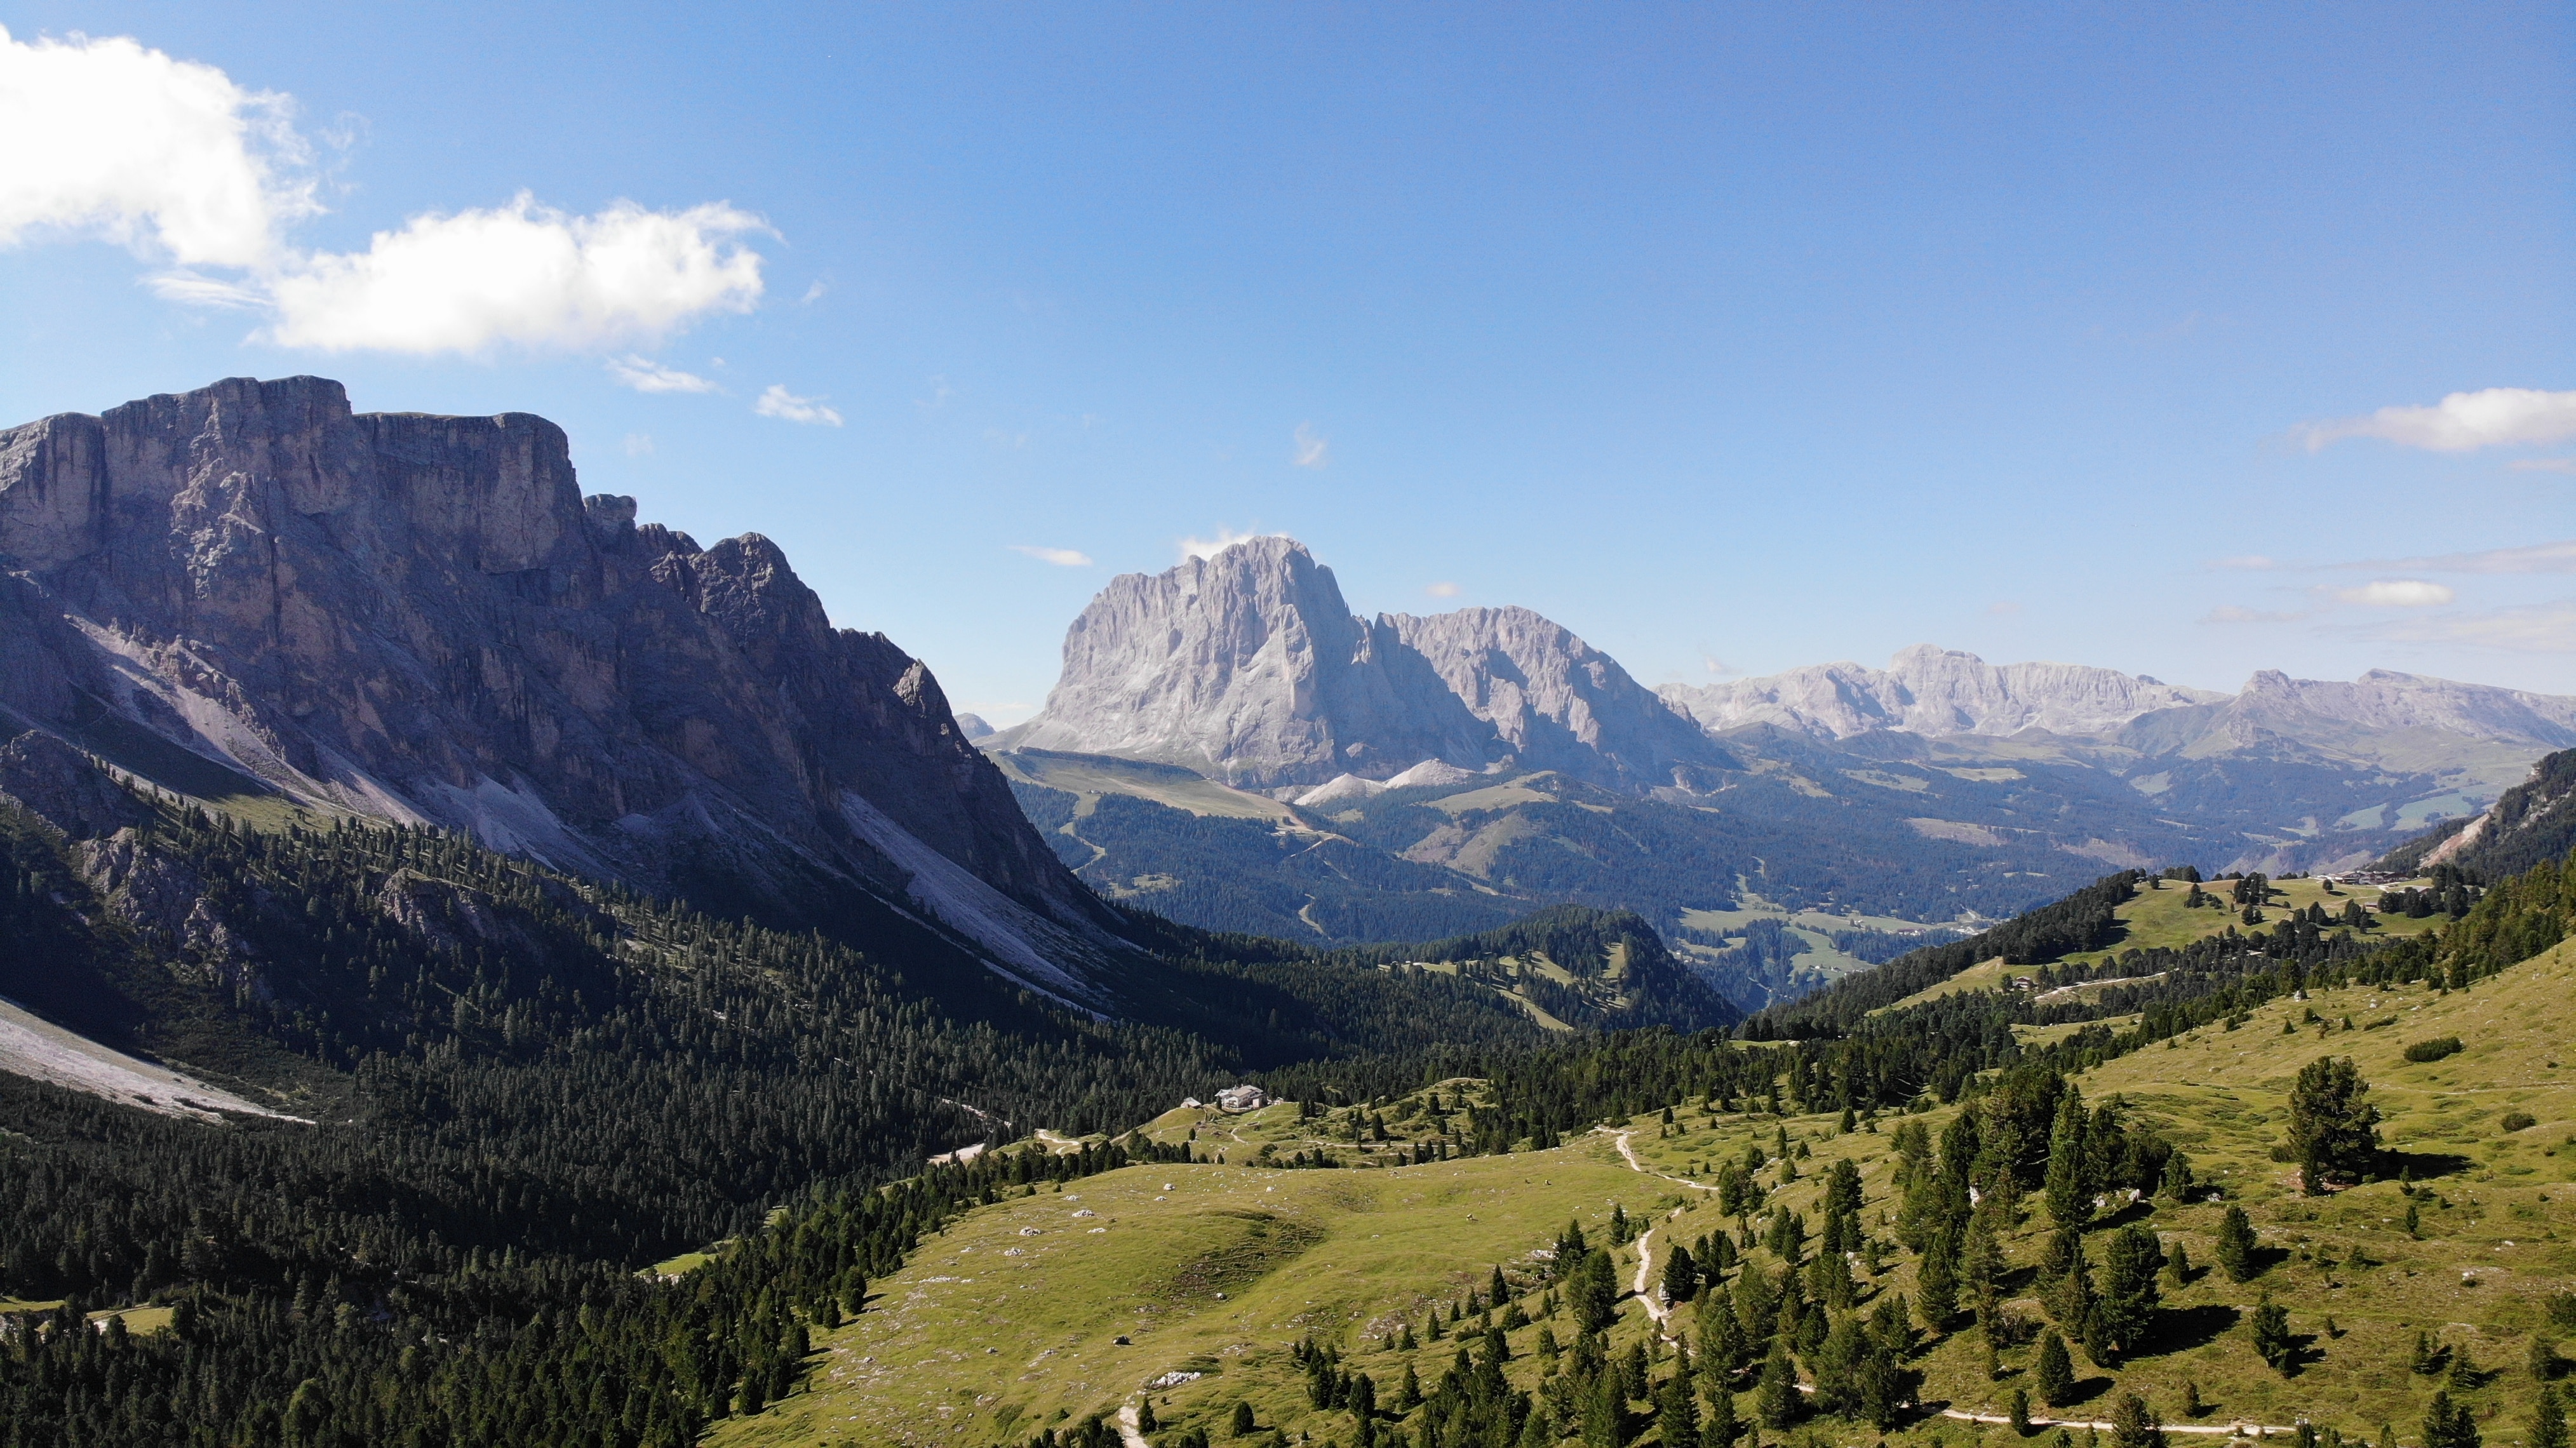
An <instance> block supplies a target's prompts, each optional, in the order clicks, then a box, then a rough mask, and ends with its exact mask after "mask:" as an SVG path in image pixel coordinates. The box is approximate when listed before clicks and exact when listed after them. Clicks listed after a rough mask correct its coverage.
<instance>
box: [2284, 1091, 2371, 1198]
mask: <svg viewBox="0 0 2576 1448" xmlns="http://www.w3.org/2000/svg"><path fill="white" fill-rule="evenodd" d="M2369 1095H2370V1084H2369V1083H2368V1082H2366V1081H2364V1080H2362V1079H2361V1072H2360V1071H2359V1070H2357V1069H2356V1068H2355V1067H2354V1066H2353V1063H2352V1060H2351V1058H2350V1057H2319V1058H2318V1059H2316V1060H2314V1061H2311V1062H2309V1063H2308V1064H2307V1065H2306V1066H2304V1067H2301V1068H2300V1070H2299V1076H2298V1079H2297V1080H2296V1081H2295V1082H2293V1083H2292V1084H2291V1087H2290V1156H2291V1159H2292V1160H2294V1161H2296V1162H2298V1163H2299V1173H2300V1181H2301V1184H2302V1185H2303V1186H2304V1187H2305V1189H2306V1190H2307V1192H2308V1194H2309V1195H2311V1196H2314V1195H2317V1194H2319V1193H2321V1192H2323V1191H2324V1190H2325V1189H2326V1183H2327V1182H2328V1181H2329V1180H2330V1179H2331V1180H2343V1181H2356V1180H2359V1179H2361V1178H2362V1177H2364V1176H2366V1175H2367V1174H2368V1173H2369V1171H2370V1169H2371V1167H2372V1166H2373V1165H2375V1164H2376V1163H2377V1162H2378V1160H2379V1108H2377V1107H2375V1106H2373V1105H2371V1104H2370V1102H2369V1101H2368V1100H2367V1098H2368V1096H2369Z"/></svg>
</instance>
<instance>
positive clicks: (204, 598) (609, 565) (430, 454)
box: [0, 377, 1120, 1001]
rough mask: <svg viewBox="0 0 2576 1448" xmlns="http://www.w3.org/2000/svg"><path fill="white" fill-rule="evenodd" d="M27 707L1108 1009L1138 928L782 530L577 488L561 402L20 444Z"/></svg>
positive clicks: (21, 701) (151, 419)
mask: <svg viewBox="0 0 2576 1448" xmlns="http://www.w3.org/2000/svg"><path fill="white" fill-rule="evenodd" d="M0 570H5V576H0V711H5V716H6V717H5V718H0V723H14V724H15V725H16V726H18V727H19V728H34V729H37V730H40V731H43V732H45V733H48V734H52V735H56V736H59V737H61V738H63V739H67V740H70V741H72V742H74V743H77V744H79V745H81V746H83V747H85V748H87V749H89V750H91V751H93V752H95V753H97V754H99V755H101V756H103V757H105V758H106V759H108V760H110V761H111V762H113V763H114V764H116V765H118V766H119V767H121V768H123V769H125V770H128V771H130V772H132V773H133V774H135V775H138V776H140V777H142V778H144V779H147V780H150V781H153V782H154V783H157V784H159V785H161V786H163V787H165V788H168V789H172V790H175V791H178V792H181V793H184V794H188V795H191V796H194V797H197V798H201V799H205V800H209V801H216V802H221V803H224V804H225V805H226V806H227V807H232V808H241V809H251V808H256V807H257V806H258V805H259V803H260V802H261V801H263V800H285V801H293V802H295V803H297V804H300V805H303V806H306V807H309V808H312V809H317V810H323V811H332V812H344V813H349V814H356V815H365V816H372V817H376V818H381V819H389V820H400V821H412V822H423V823H432V824H437V825H442V826H447V827H450V828H454V829H458V830H462V831H467V832H470V833H472V834H473V835H474V836H476V837H477V838H479V839H480V840H482V841H483V842H485V843H486V844H489V845H491V846H494V847H496V848H501V849H505V850H509V851H512V852H515V853H518V854H522V855H526V856H529V857H532V858H535V859H538V860H540V861H543V862H545V863H548V864H551V865H553V866H556V867H558V868H562V869H566V870H570V871H574V872H578V873H582V874H587V875H591V876H594V877H604V878H614V879H619V880H624V881H628V882H631V883H634V884H636V885H639V886H642V887H644V888H647V889H652V890H657V891H668V892H671V893H677V894H684V895H687V896H688V897H689V898H691V899H692V900H694V901H696V902H698V903H699V904H700V905H701V906H702V907H704V908H706V909H707V910H709V911H710V913H728V912H733V911H748V912H751V913H756V914H760V915H762V916H764V917H765V918H768V919H771V920H773V921H778V922H784V923H789V924H797V925H801V924H806V923H813V922H816V921H818V920H824V919H828V918H833V917H834V916H835V912H837V911H840V910H841V909H842V907H843V906H844V905H846V903H847V901H848V899H849V898H850V897H851V892H853V891H856V892H858V893H860V894H863V895H866V896H868V897H871V898H873V899H875V900H877V901H879V902H881V903H882V904H883V905H885V906H887V907H889V908H890V909H891V910H892V911H893V912H894V913H895V914H896V915H899V916H903V917H907V918H908V919H910V920H911V921H913V922H914V923H915V924H917V925H920V926H924V927H927V928H929V929H931V930H932V931H934V932H935V933H937V934H938V935H940V936H941V937H943V938H945V939H946V940H948V941H950V942H952V943H954V944H957V945H959V946H961V947H962V948H964V949H965V950H967V951H969V952H971V953H972V954H973V955H974V956H977V957H980V958H981V959H983V960H984V961H985V962H986V963H988V964H989V965H991V966H993V967H994V968H996V969H999V970H1001V971H1003V972H1004V973H1006V974H1008V975H1010V976H1012V977H1013V978H1015V979H1018V980H1020V981H1021V982H1022V983H1024V984H1026V985H1028V986H1031V987H1033V988H1036V989H1039V990H1041V991H1045V992H1047V993H1050V994H1054V995H1057V996H1060V997H1063V998H1066V999H1071V1000H1078V1001H1090V1000H1093V999H1096V998H1098V988H1097V984H1096V981H1095V980H1093V979H1092V978H1091V974H1090V972H1089V969H1088V967H1089V965H1091V964H1096V963H1098V962H1100V961H1103V960H1106V959H1108V958H1109V957H1111V956H1113V955H1115V954H1116V952H1117V951H1118V949H1119V948H1120V947H1119V943H1118V941H1117V940H1116V938H1115V937H1114V935H1113V934H1112V933H1111V929H1110V927H1111V925H1112V923H1113V917H1111V916H1110V915H1109V914H1108V913H1107V912H1106V911H1105V910H1104V909H1103V907H1101V906H1100V904H1099V903H1098V901H1097V900H1096V899H1095V898H1094V897H1093V896H1092V895H1091V894H1090V892H1089V891H1088V890H1086V889H1085V888H1084V887H1083V886H1082V885H1081V884H1080V883H1079V882H1077V881H1075V880H1074V879H1073V878H1072V877H1071V876H1070V874H1068V873H1067V871H1066V870H1065V869H1064V867H1063V866H1062V864H1061V863H1059V862H1058V860H1057V859H1056V858H1055V855H1054V854H1053V852H1052V851H1050V850H1049V849H1048V848H1047V847H1046V846H1045V845H1044V844H1043V843H1041V842H1040V840H1039V839H1038V837H1037V835H1036V834H1035V832H1034V831H1033V830H1032V829H1031V828H1030V827H1029V825H1028V823H1027V821H1026V820H1025V819H1024V818H1023V817H1022V816H1021V814H1020V811H1019V809H1018V808H1017V806H1016V805H1015V804H1014V803H1013V801H1012V798H1011V794H1010V791H1009V788H1008V786H1007V785H1006V784H1005V783H1004V781H1003V779H1002V777H1001V775H1000V774H999V773H998V772H997V771H996V770H995V769H994V767H993V766H992V765H991V764H990V763H989V762H988V761H987V760H986V759H984V758H983V757H982V756H981V755H980V754H979V753H978V752H977V751H976V750H975V749H974V748H973V747H972V745H971V744H969V742H968V741H967V740H966V739H965V738H964V737H962V735H961V734H960V732H959V729H958V727H957V724H956V723H955V721H954V720H953V719H952V717H951V714H950V711H949V707H948V704H947V701H946V699H945V698H944V697H943V696H942V695H941V693H940V690H939V684H938V682H937V681H936V680H935V679H933V678H932V677H931V675H930V671H929V670H928V669H927V668H926V667H924V666H923V665H922V664H921V663H920V662H919V661H917V660H915V659H913V658H911V657H909V656H907V655H906V654H905V653H904V652H903V651H902V650H901V649H899V648H897V647H896V646H895V645H894V644H893V643H891V642H890V641H888V640H887V639H886V638H885V637H884V636H883V635H881V634H872V633H862V632H858V631H855V630H850V629H841V628H835V627H833V626H832V624H831V622H830V620H829V619H827V618H826V617H825V615H824V612H823V608H822V605H821V603H820V601H819V600H818V599H817V598H816V597H815V595H814V593H813V591H812V590H811V589H808V588H807V587H806V586H805V585H804V584H803V583H802V582H800V581H799V580H798V579H797V577H796V575H795V573H794V571H793V570H792V569H790V568H789V566H788V563H787V559H786V557H785V556H784V555H783V554H782V553H781V552H780V551H779V549H778V547H777V545H775V544H774V543H772V542H770V541H769V540H768V539H766V538H763V537H760V536H759V535H757V534H746V535H744V536H742V537H740V538H733V539H728V540H725V541H724V542H721V543H717V544H715V545H714V546H712V547H704V548H702V547H700V546H699V545H698V544H697V543H696V542H695V541H693V540H692V539H690V538H689V537H688V536H687V535H685V534H681V533H675V532H673V531H671V530H669V529H666V528H663V527H660V526H658V525H655V524H650V523H645V524H639V523H638V522H637V521H636V509H635V503H634V500H632V499H630V498H621V497H609V496H594V497H591V498H588V499H585V498H583V497H582V496H581V493H580V491H579V489H578V487H577V486H576V481H575V478H574V474H573V469H572V465H571V462H570V460H569V456H568V450H567V445H566V441H565V437H564V434H563V432H562V430H561V429H560V428H557V427H556V426H555V425H554V424H552V423H550V422H547V421H545V420H544V419H543V418H539V417H533V416H529V415H526V414H520V413H505V414H502V415H500V416H497V417H433V416H424V415H418V414H405V413H379V414H359V413H354V412H352V411H351V409H350V407H349V403H348V399H347V397H346V395H345V394H344V392H343V390H342V389H341V387H340V385H339V384H338V383H336V382H330V381H326V380H324V379H321V378H315V377H293V378H286V379H282V380H278V381H270V382H261V381H254V380H250V379H246V378H237V379H231V380H227V381H224V382H220V383H217V384H215V385H214V386H212V387H208V388H205V389H202V390H200V391H196V392H189V393H183V394H179V395H176V396H159V397H152V398H147V399H145V400H143V401H140V402H135V403H129V404H127V405H125V406H123V407H119V408H115V409H112V410H110V411H108V412H107V413H105V414H104V415H102V416H96V417H92V416H86V415H78V414H67V415H64V416H58V417H51V418H47V419H44V420H43V421H40V422H35V423H30V424H27V425H25V426H21V427H17V428H13V429H10V430H8V431H6V432H0Z"/></svg>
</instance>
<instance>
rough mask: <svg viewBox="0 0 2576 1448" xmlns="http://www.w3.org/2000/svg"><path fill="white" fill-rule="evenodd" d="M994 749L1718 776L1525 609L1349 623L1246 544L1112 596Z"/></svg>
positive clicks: (1562, 633)
mask: <svg viewBox="0 0 2576 1448" xmlns="http://www.w3.org/2000/svg"><path fill="white" fill-rule="evenodd" d="M996 743H998V744H999V745H1001V746H1004V747H1012V748H1019V747H1028V748H1039V749H1051V750H1059V751H1063V752H1068V753H1082V754H1111V755H1122V756H1126V757H1129V758H1137V759H1153V760H1160V761H1163V762H1166V763H1173V764H1182V765H1187V766H1189V767H1190V768H1193V769H1197V770H1200V771H1202V772H1204V773H1207V774H1209V775H1212V776H1215V777H1217V778H1221V779H1225V780H1227V781H1229V782H1233V783H1237V784H1245V785H1251V786H1255V787H1269V786H1278V785H1321V784H1323V783H1325V782H1328V781H1331V780H1333V779H1335V778H1337V777H1339V776H1341V775H1344V774H1348V775H1351V776H1353V777H1354V778H1355V779H1358V780H1362V781H1381V780H1386V779H1388V778H1389V777H1390V776H1392V775H1395V774H1397V773H1399V772H1401V771H1404V770H1406V769H1409V768H1411V767H1413V766H1415V765H1418V764H1420V763H1422V762H1423V761H1426V760H1436V761H1442V762H1445V763H1446V764H1448V765H1450V766H1452V767H1456V768H1464V769H1468V770H1471V771H1472V770H1482V769H1484V768H1486V767H1488V766H1491V765H1497V764H1501V763H1504V762H1506V761H1509V762H1513V763H1517V764H1519V765H1522V766H1525V767H1536V768H1548V769H1558V770H1562V771H1564V772H1566V773H1568V774H1571V775H1574V776H1575V777H1577V778H1581V779H1586V780H1591V781H1594V782H1598V783H1604V784H1618V785H1624V786H1627V787H1631V788H1652V787H1658V786H1664V785H1670V784H1672V783H1674V782H1675V778H1676V771H1682V772H1684V773H1687V772H1688V771H1691V770H1695V769H1704V768H1707V767H1710V766H1712V765H1716V764H1722V763H1723V761H1724V755H1723V753H1722V752H1721V751H1718V750H1716V749H1715V748H1714V747H1712V746H1711V745H1710V743H1709V742H1708V741H1707V740H1706V739H1705V738H1703V737H1702V736H1701V735H1700V732H1699V731H1698V730H1697V729H1696V728H1694V727H1693V726H1692V724H1691V722H1690V721H1689V720H1688V719H1686V718H1684V717H1682V716H1681V715H1679V714H1677V713H1675V712H1674V711H1673V710H1672V709H1671V708H1670V707H1668V706H1667V705H1666V704H1665V703H1664V702H1663V701H1662V700H1661V699H1659V698H1657V697H1656V696H1655V695H1654V694H1653V693H1652V692H1650V691H1649V690H1647V689H1645V688H1643V687H1642V686H1640V685H1639V684H1637V682H1636V681H1635V680H1633V679H1631V678H1629V677H1628V674H1627V671H1625V670H1624V669H1621V668H1620V667H1619V665H1618V663H1617V662H1616V661H1614V660H1612V659H1611V658H1610V657H1609V656H1608V655H1606V654H1603V653H1601V652H1600V651H1599V650H1597V649H1594V648H1592V647H1591V646H1590V645H1588V644H1586V643H1584V642H1583V640H1581V639H1579V638H1576V637H1575V636H1574V635H1573V634H1572V633H1570V632H1568V631H1567V630H1565V629H1564V628H1562V627H1560V626H1558V625H1557V624H1555V623H1552V622H1550V621H1549V620H1547V619H1545V618H1543V617H1541V616H1539V615H1538V614H1535V613H1532V612H1530V611H1529V610H1528V609H1523V608H1498V609H1487V608H1476V609H1462V610H1460V611H1458V612H1456V613H1447V614H1438V615H1434V616H1432V617H1429V618H1415V617H1411V616H1409V615H1404V614H1393V615H1380V616H1379V617H1378V618H1377V619H1376V620H1374V621H1369V620H1363V619H1360V618H1356V617H1354V616H1352V614H1351V612H1350V609H1349V606H1348V605H1347V604H1345V603H1344V602H1343V601H1342V592H1341V588H1340V586H1339V585H1338V584H1336V583H1335V582H1334V579H1333V571H1332V570H1331V569H1329V568H1326V567H1324V566H1323V565H1322V564H1320V563H1317V562H1316V561H1315V559H1314V556H1313V555H1312V554H1310V553H1309V552H1307V550H1306V547H1305V545H1304V544H1302V543H1299V542H1297V541H1296V540H1294V539H1291V538H1278V537H1270V538H1255V539H1252V540H1249V541H1247V542H1244V543H1238V544H1236V545H1234V546H1233V547H1231V548H1227V549H1224V550H1223V551H1221V552H1218V553H1216V554H1214V555H1213V556H1210V557H1207V558H1194V559H1191V560H1190V561H1189V562H1187V563H1184V564H1182V565H1181V566H1179V567H1177V568H1174V569H1172V570H1171V571H1170V572H1167V573H1162V574H1157V575H1152V576H1148V575H1145V574H1127V575H1124V576H1121V577H1119V578H1116V579H1113V580H1112V581H1111V582H1110V584H1109V586H1108V587H1107V588H1105V589H1103V590H1101V592H1100V595H1099V597H1097V598H1095V599H1093V600H1092V602H1091V606H1090V607H1088V608H1086V609H1084V610H1083V612H1082V616H1081V617H1080V618H1078V619H1076V620H1074V624H1073V627H1072V629H1071V630H1070V631H1069V632H1067V634H1066V635H1065V643H1064V672H1063V674H1062V676H1061V677H1060V678H1059V679H1058V681H1057V683H1056V686H1055V689H1054V691H1053V692H1052V693H1050V694H1049V695H1048V696H1047V704H1046V708H1045V709H1044V711H1042V712H1041V713H1040V714H1039V715H1038V716H1037V717H1036V718H1035V719H1033V720H1031V721H1030V722H1029V723H1027V724H1025V725H1022V726H1020V727H1019V728H1018V729H1016V730H1009V731H1005V732H1004V733H1003V734H1002V735H1000V736H998V737H997V740H996Z"/></svg>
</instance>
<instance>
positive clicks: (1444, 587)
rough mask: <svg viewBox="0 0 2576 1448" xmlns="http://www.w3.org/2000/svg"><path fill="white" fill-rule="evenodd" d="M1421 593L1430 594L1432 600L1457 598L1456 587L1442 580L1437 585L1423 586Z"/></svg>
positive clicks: (1428, 584) (1427, 584)
mask: <svg viewBox="0 0 2576 1448" xmlns="http://www.w3.org/2000/svg"><path fill="white" fill-rule="evenodd" d="M1422 591H1423V592H1425V593H1427V594H1430V595H1431V596H1432V597H1433V598H1456V597H1457V596H1458V585H1456V584H1454V583H1451V582H1448V581H1447V580H1445V579H1444V580H1443V581H1441V582H1439V583H1426V584H1424V585H1423V587H1422Z"/></svg>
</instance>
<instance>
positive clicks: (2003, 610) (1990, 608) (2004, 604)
mask: <svg viewBox="0 0 2576 1448" xmlns="http://www.w3.org/2000/svg"><path fill="white" fill-rule="evenodd" d="M1986 612H1987V613H1989V614H1991V615H1993V616H1994V617H1996V618H2011V617H2012V616H2013V615H2015V614H2017V613H2019V612H2021V605H2020V604H2018V603H2015V602H2013V601H2012V600H2011V599H2009V598H2007V599H2003V600H2000V601H1998V602H1995V603H1990V604H1987V605H1986Z"/></svg>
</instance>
